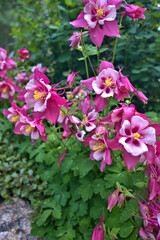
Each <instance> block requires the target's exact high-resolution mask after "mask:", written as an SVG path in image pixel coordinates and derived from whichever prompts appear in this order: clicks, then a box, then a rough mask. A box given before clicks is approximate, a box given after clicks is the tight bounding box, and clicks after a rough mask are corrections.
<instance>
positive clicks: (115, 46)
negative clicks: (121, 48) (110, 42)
mask: <svg viewBox="0 0 160 240" xmlns="http://www.w3.org/2000/svg"><path fill="white" fill-rule="evenodd" d="M122 19H123V15H122V16H121V18H120V23H119V29H120V28H121V27H122ZM117 39H118V38H117V37H116V40H115V43H114V50H113V57H112V64H114V59H115V55H116V48H117Z"/></svg>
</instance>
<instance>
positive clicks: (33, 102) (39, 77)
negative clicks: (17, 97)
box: [21, 68, 67, 124]
mask: <svg viewBox="0 0 160 240" xmlns="http://www.w3.org/2000/svg"><path fill="white" fill-rule="evenodd" d="M49 82H50V81H49V79H48V78H47V77H46V76H45V75H44V74H43V73H42V72H40V71H39V70H38V68H36V69H35V71H34V75H33V79H31V80H30V81H29V82H28V83H27V85H26V91H24V93H23V94H24V99H25V102H26V104H27V105H28V107H31V108H33V109H34V112H35V115H34V116H35V117H36V118H40V117H45V118H46V119H47V120H48V121H51V122H53V123H54V124H55V123H56V121H57V119H58V117H59V113H60V110H59V106H66V102H67V101H66V99H64V98H62V97H60V96H59V95H58V94H57V93H56V92H55V90H56V89H54V88H53V87H51V86H50V85H49ZM21 98H22V96H21Z"/></svg>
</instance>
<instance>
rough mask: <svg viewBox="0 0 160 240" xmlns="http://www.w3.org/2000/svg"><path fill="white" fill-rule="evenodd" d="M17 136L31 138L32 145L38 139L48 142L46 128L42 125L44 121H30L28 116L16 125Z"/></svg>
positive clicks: (22, 117)
mask: <svg viewBox="0 0 160 240" xmlns="http://www.w3.org/2000/svg"><path fill="white" fill-rule="evenodd" d="M14 133H15V134H24V135H25V136H29V135H30V136H31V139H32V144H33V143H34V141H35V140H36V139H38V138H40V139H41V140H42V141H45V142H47V135H46V132H45V127H44V126H43V124H42V120H41V119H39V120H35V119H30V118H29V117H28V116H21V117H20V121H19V122H18V123H17V124H16V125H15V129H14Z"/></svg>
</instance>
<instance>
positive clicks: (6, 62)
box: [0, 48, 17, 78]
mask: <svg viewBox="0 0 160 240" xmlns="http://www.w3.org/2000/svg"><path fill="white" fill-rule="evenodd" d="M16 65H17V64H16V63H15V61H13V60H12V59H11V58H8V57H7V51H6V50H5V49H3V48H0V78H5V74H6V71H7V68H8V69H13V68H14V67H15V66H16Z"/></svg>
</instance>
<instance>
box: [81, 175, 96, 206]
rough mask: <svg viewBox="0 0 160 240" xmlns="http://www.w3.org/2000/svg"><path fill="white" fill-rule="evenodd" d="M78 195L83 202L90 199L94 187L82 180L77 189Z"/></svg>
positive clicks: (87, 181)
mask: <svg viewBox="0 0 160 240" xmlns="http://www.w3.org/2000/svg"><path fill="white" fill-rule="evenodd" d="M77 191H78V193H79V194H80V195H81V197H82V199H83V201H87V200H88V199H90V198H91V197H92V195H93V192H94V185H93V183H92V182H91V181H89V180H87V179H83V181H82V184H81V185H80V187H79V188H78V189H77Z"/></svg>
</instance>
